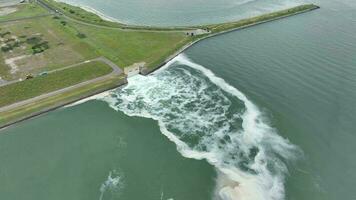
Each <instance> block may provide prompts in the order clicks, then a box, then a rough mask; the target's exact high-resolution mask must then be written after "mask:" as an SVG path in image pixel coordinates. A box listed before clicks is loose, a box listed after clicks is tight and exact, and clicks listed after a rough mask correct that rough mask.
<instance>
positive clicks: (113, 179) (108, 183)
mask: <svg viewBox="0 0 356 200" xmlns="http://www.w3.org/2000/svg"><path fill="white" fill-rule="evenodd" d="M122 188H123V180H122V177H121V176H119V174H118V173H117V172H116V171H115V170H114V171H110V172H109V175H108V177H107V179H106V180H105V182H104V183H103V184H101V186H100V198H99V200H102V199H103V197H104V194H105V192H106V191H108V190H110V191H111V192H115V193H118V192H120V190H121V189H122Z"/></svg>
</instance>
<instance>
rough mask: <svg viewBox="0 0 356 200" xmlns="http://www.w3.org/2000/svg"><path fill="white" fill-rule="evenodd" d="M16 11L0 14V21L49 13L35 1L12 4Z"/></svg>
mask: <svg viewBox="0 0 356 200" xmlns="http://www.w3.org/2000/svg"><path fill="white" fill-rule="evenodd" d="M13 7H14V8H16V9H17V11H15V12H13V13H10V14H8V15H4V16H0V22H2V21H6V20H14V19H20V18H25V17H34V16H39V15H44V14H49V13H48V12H47V10H45V9H44V8H43V7H41V6H40V5H38V4H37V3H26V4H19V5H17V6H13Z"/></svg>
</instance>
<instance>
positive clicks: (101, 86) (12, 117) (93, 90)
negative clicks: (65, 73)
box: [0, 4, 319, 129]
mask: <svg viewBox="0 0 356 200" xmlns="http://www.w3.org/2000/svg"><path fill="white" fill-rule="evenodd" d="M318 8H319V6H316V5H313V4H307V5H301V6H297V7H293V8H290V9H286V10H282V11H277V12H273V13H267V14H264V15H261V16H257V17H253V18H249V19H243V20H240V21H236V22H228V23H221V24H212V25H205V26H197V27H186V30H192V29H195V30H206V33H205V34H201V35H193V36H191V38H190V39H189V40H188V41H187V42H188V43H182V44H181V45H182V46H181V47H179V46H180V45H178V47H177V49H178V50H176V51H174V49H172V51H174V53H172V54H171V55H169V56H168V57H166V58H164V60H163V61H162V62H157V63H159V64H157V65H154V66H151V67H143V68H141V69H140V73H141V74H142V75H148V74H150V73H152V72H154V71H155V70H157V69H159V68H161V67H162V66H164V65H166V64H167V63H168V62H169V61H171V60H172V59H174V58H175V57H176V56H178V55H179V54H181V53H182V52H183V51H185V50H186V49H188V48H190V47H192V46H193V45H195V44H197V43H198V42H201V41H202V40H205V39H207V38H211V37H215V36H218V35H222V34H226V33H229V32H232V31H237V30H241V29H245V28H248V27H252V26H256V25H259V24H263V23H267V22H271V21H275V20H278V19H282V18H286V17H290V16H294V15H298V14H302V13H305V12H308V11H312V10H315V9H318ZM85 12H87V11H85ZM61 15H64V13H61ZM65 17H67V18H69V16H65ZM75 21H77V19H75ZM85 23H86V24H87V23H88V22H87V21H85ZM94 25H95V23H94ZM126 26H128V25H126ZM149 30H152V29H149ZM168 30H172V29H171V28H168ZM179 30H182V29H179ZM187 37H190V36H187ZM162 57H164V56H162ZM106 81H107V82H101V83H98V84H89V85H85V86H83V87H81V88H76V89H73V90H71V92H68V93H65V94H61V95H62V96H61V95H59V96H58V95H55V96H50V97H47V98H45V99H41V100H39V101H38V102H32V103H31V104H29V105H21V106H19V107H16V108H14V109H12V110H10V111H5V112H1V113H0V129H2V128H6V127H9V126H11V125H14V124H16V123H18V122H22V121H24V120H27V119H31V118H33V117H37V116H39V115H42V114H44V113H47V112H49V111H53V110H56V109H58V108H61V107H63V106H66V105H70V104H72V103H74V102H77V101H79V100H83V99H85V98H88V97H91V96H93V95H97V94H99V93H102V92H105V91H108V90H112V89H114V88H117V87H120V86H123V85H125V84H127V77H126V76H120V77H118V76H112V77H111V79H110V80H106ZM19 113H20V114H19ZM4 119H5V120H4Z"/></svg>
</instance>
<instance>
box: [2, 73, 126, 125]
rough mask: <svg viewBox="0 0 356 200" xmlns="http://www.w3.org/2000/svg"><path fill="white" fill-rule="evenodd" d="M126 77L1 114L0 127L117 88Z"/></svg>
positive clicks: (100, 82) (114, 77) (95, 84)
mask: <svg viewBox="0 0 356 200" xmlns="http://www.w3.org/2000/svg"><path fill="white" fill-rule="evenodd" d="M124 80H125V79H124V77H122V76H121V77H117V76H112V77H110V78H108V79H105V80H100V81H98V82H95V83H90V84H88V85H85V86H82V87H80V88H76V89H73V90H71V91H68V92H64V93H61V94H57V95H54V96H51V97H47V98H44V99H41V100H39V101H36V102H34V103H30V104H26V105H24V106H20V107H16V108H14V109H12V110H9V111H5V112H1V113H0V126H3V125H5V124H9V123H11V122H14V121H16V120H19V119H22V118H24V117H28V116H31V115H33V114H34V113H38V112H43V111H46V110H48V109H51V108H54V107H57V106H60V105H64V104H66V103H68V102H73V101H75V100H77V99H80V98H83V97H87V96H90V95H92V94H95V93H98V92H101V91H104V90H107V89H109V88H114V87H117V86H118V85H119V84H122V83H124V82H125V81H124Z"/></svg>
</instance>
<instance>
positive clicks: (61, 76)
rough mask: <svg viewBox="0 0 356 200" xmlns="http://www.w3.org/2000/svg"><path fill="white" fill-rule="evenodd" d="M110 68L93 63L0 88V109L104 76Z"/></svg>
mask: <svg viewBox="0 0 356 200" xmlns="http://www.w3.org/2000/svg"><path fill="white" fill-rule="evenodd" d="M111 72H112V68H111V67H110V66H108V65H106V64H104V63H101V62H98V61H94V62H89V63H85V64H82V65H79V66H76V67H72V68H68V69H65V70H59V71H56V72H53V73H49V74H47V75H43V76H38V77H36V78H33V79H29V80H26V81H21V82H17V83H14V84H10V85H6V86H3V87H0V96H1V101H0V107H3V106H6V105H10V104H13V103H16V102H19V101H22V100H26V99H30V98H32V97H36V96H39V95H42V94H46V93H49V92H53V91H56V90H59V89H62V88H66V87H69V86H72V85H75V84H77V83H81V82H84V81H87V80H91V79H94V78H97V77H100V76H104V75H106V74H109V73H111Z"/></svg>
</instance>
